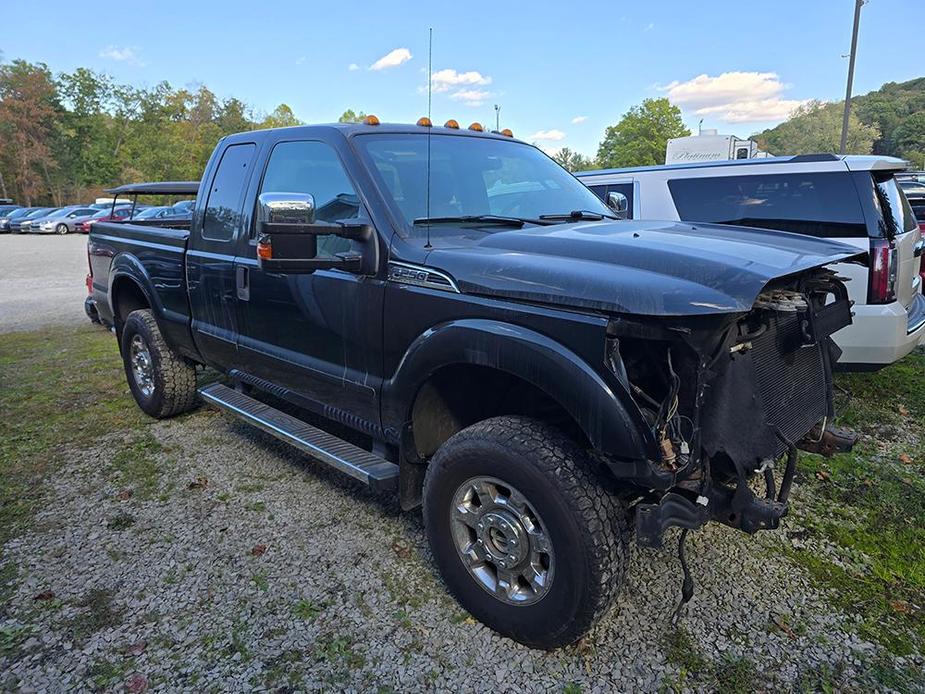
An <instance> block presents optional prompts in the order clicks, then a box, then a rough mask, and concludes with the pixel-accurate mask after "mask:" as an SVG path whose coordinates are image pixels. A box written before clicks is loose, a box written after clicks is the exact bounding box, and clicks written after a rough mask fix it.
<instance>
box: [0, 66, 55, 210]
mask: <svg viewBox="0 0 925 694" xmlns="http://www.w3.org/2000/svg"><path fill="white" fill-rule="evenodd" d="M59 108H60V106H59V104H58V102H57V90H56V88H55V83H54V80H53V79H52V75H51V72H50V71H49V70H48V68H47V67H46V66H45V65H44V64H43V63H38V64H34V65H33V64H31V63H27V62H26V61H24V60H14V61H13V62H12V63H9V64H5V65H0V141H2V142H4V144H5V146H4V147H3V151H2V153H0V156H2V157H3V159H4V164H5V167H4V168H6V169H7V170H8V171H11V172H12V176H11V178H12V181H13V183H14V184H15V186H16V188H17V190H18V191H19V194H20V195H21V196H22V199H23V201H24V202H25V203H26V204H27V205H31V204H32V202H33V201H34V200H36V199H37V198H39V197H41V196H42V195H43V193H46V192H47V191H48V189H49V185H50V180H49V179H50V175H51V172H52V171H53V170H54V169H55V168H56V167H57V162H56V161H55V159H54V156H53V155H52V151H51V147H50V144H49V143H50V142H51V138H52V135H53V133H54V130H55V126H56V116H57V115H58V110H59Z"/></svg>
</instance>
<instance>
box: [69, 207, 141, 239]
mask: <svg viewBox="0 0 925 694" xmlns="http://www.w3.org/2000/svg"><path fill="white" fill-rule="evenodd" d="M131 214H132V206H131V205H125V206H124V207H117V208H116V209H115V210H114V211H113V210H112V208H110V207H106V208H104V209H102V210H100V211H99V212H97V213H96V214H95V215H93V216H92V217H90V218H88V219H84V220H83V221H80V222H77V224H75V225H74V228H75V229H77V231H79V232H80V233H82V234H89V233H90V227H91V226H92V225H93V224H94V223H96V222H124V221H125V220H126V219H128V218H129V217H130V216H131Z"/></svg>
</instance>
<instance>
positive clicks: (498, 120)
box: [495, 104, 501, 131]
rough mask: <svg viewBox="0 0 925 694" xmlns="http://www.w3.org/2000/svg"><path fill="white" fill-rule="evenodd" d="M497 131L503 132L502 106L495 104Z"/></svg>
mask: <svg viewBox="0 0 925 694" xmlns="http://www.w3.org/2000/svg"><path fill="white" fill-rule="evenodd" d="M495 130H499V131H500V130H501V106H500V104H495Z"/></svg>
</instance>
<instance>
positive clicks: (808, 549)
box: [790, 353, 925, 654]
mask: <svg viewBox="0 0 925 694" xmlns="http://www.w3.org/2000/svg"><path fill="white" fill-rule="evenodd" d="M836 383H837V384H838V385H840V386H841V387H843V388H845V389H846V390H847V391H849V392H850V394H851V397H850V400H849V401H848V402H847V404H846V405H844V406H843V408H842V411H841V412H840V416H839V420H838V422H836V423H837V424H839V425H844V426H850V427H851V428H853V429H855V430H856V431H860V432H862V433H863V436H862V438H861V441H860V443H859V444H858V445H857V446H856V447H855V450H854V451H852V452H851V453H849V454H842V455H837V456H834V457H832V458H822V457H820V456H813V455H808V454H804V455H803V456H802V457H801V461H800V467H799V473H800V478H799V481H800V484H799V488H798V490H797V495H798V498H796V499H795V500H794V503H793V504H792V508H793V511H794V513H795V515H796V517H797V519H798V520H799V521H800V523H801V524H803V525H804V526H806V527H807V528H808V529H809V531H810V535H809V537H808V538H807V541H806V543H805V545H804V546H799V547H797V548H794V549H793V550H791V552H790V556H791V557H792V558H793V560H794V561H796V562H797V563H798V564H800V565H802V566H803V567H804V568H805V569H806V570H807V571H808V572H809V574H810V575H811V576H812V578H813V579H814V581H815V582H816V583H817V584H819V585H821V586H823V587H825V588H828V589H830V590H829V593H830V596H831V599H832V600H833V602H835V604H837V605H838V606H839V607H840V608H841V609H843V610H845V611H848V612H851V613H854V614H858V615H859V616H860V617H861V621H860V623H859V625H858V631H859V633H860V634H861V635H862V636H864V637H865V638H868V639H872V640H875V641H878V642H879V643H881V644H882V645H884V646H885V647H886V648H888V649H889V650H890V651H892V652H893V653H897V654H908V653H911V652H913V651H919V652H921V651H922V650H923V649H925V436H923V431H925V355H923V354H921V353H916V354H913V355H910V356H909V357H907V358H906V359H904V360H903V361H902V362H900V363H899V364H895V365H893V366H891V367H889V368H886V369H884V370H882V371H880V372H878V373H874V374H839V375H838V376H837V378H836ZM820 547H822V548H823V549H824V550H825V551H820Z"/></svg>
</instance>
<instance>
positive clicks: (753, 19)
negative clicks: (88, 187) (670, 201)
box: [0, 0, 925, 154]
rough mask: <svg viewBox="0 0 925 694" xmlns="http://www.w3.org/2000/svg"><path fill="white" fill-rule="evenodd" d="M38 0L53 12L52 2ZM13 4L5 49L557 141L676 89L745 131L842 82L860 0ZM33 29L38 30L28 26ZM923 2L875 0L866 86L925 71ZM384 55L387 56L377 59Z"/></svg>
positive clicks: (311, 111) (125, 76)
mask: <svg viewBox="0 0 925 694" xmlns="http://www.w3.org/2000/svg"><path fill="white" fill-rule="evenodd" d="M39 6H41V8H42V12H41V13H40V14H39V13H37V8H38V7H39ZM217 7H218V5H217V4H216V5H215V8H213V7H212V3H207V2H195V1H190V0H188V1H187V2H172V1H168V2H158V3H150V4H147V3H145V4H143V3H129V4H126V5H123V6H120V5H119V4H118V3H117V4H115V5H114V4H113V3H111V2H107V3H102V2H92V1H87V0H85V1H84V2H80V3H76V2H71V1H68V2H58V1H57V0H51V1H49V0H43V2H41V3H40V4H36V3H26V2H16V3H14V4H13V6H10V5H9V4H6V6H5V7H4V10H3V12H2V15H3V19H2V23H3V27H4V29H5V31H4V32H3V37H2V38H0V51H2V52H3V59H4V60H12V59H14V58H24V59H26V60H30V61H42V62H45V63H47V64H48V66H49V67H50V68H51V69H52V70H53V71H55V72H58V71H62V70H72V69H74V68H76V67H79V66H86V67H90V68H93V69H95V70H100V71H104V72H107V73H109V74H111V75H113V77H115V78H116V79H117V80H119V81H122V82H128V83H132V84H136V85H147V86H151V85H153V84H156V83H157V82H159V81H161V80H167V81H168V82H170V83H171V84H172V85H174V86H195V85H196V84H198V83H203V84H205V85H207V86H208V87H209V88H210V89H211V90H212V91H214V92H216V93H217V94H218V95H219V96H220V97H227V96H237V97H239V98H241V99H243V100H244V101H246V102H247V103H248V104H250V105H251V106H252V107H253V108H255V109H256V110H258V111H262V112H268V111H271V110H272V109H273V108H274V107H275V106H276V105H277V104H279V103H280V102H285V103H288V104H289V105H290V106H291V107H292V108H293V110H294V111H295V113H296V115H297V116H298V117H299V118H300V119H302V120H304V121H307V122H328V121H331V120H335V119H336V118H337V116H339V115H340V114H341V113H342V112H343V111H344V109H346V108H353V109H355V110H361V109H362V110H364V111H366V112H368V113H375V114H376V115H378V116H379V117H380V118H381V119H382V120H384V121H399V122H409V121H414V120H416V119H417V118H418V117H419V116H420V115H423V114H424V113H426V108H427V96H426V93H425V92H424V91H423V87H424V85H426V82H427V30H428V27H433V29H434V58H433V69H434V73H436V75H435V81H434V84H435V94H434V100H433V116H434V120H435V122H443V121H444V120H445V119H447V118H451V117H452V118H456V119H458V120H459V121H460V122H461V123H463V125H468V123H469V122H471V121H473V120H479V121H481V122H483V123H491V124H493V123H494V109H493V105H494V104H496V103H497V104H500V105H501V126H502V127H510V128H512V129H513V130H514V133H515V135H516V136H518V137H521V138H524V139H528V140H532V141H535V142H537V144H540V145H541V146H543V147H544V148H546V149H549V150H551V149H555V148H558V147H561V146H568V147H571V148H572V149H576V150H578V151H581V152H584V153H586V154H593V153H594V152H595V151H596V148H597V143H598V142H599V141H600V139H601V137H602V134H603V131H604V128H605V127H606V126H607V125H609V124H612V123H614V122H616V121H617V120H618V119H619V117H620V115H621V114H623V113H624V112H625V111H626V110H627V109H628V108H629V107H630V106H632V105H634V104H636V103H639V102H640V101H642V99H644V98H647V97H655V96H662V95H667V96H669V97H670V98H671V99H672V100H673V101H674V102H675V103H677V104H678V105H679V106H680V107H681V108H682V112H683V114H684V120H685V122H686V123H687V125H688V127H690V128H691V129H696V127H697V123H698V121H699V120H700V118H704V123H703V127H705V128H718V129H719V130H720V132H725V133H732V134H737V135H740V136H746V135H748V134H750V133H752V132H756V131H758V130H761V129H763V128H765V127H768V126H769V125H773V124H775V123H777V122H779V121H780V120H782V119H784V118H785V117H786V113H787V112H788V111H789V110H790V109H791V108H792V107H793V106H795V105H797V104H799V103H800V102H802V101H804V100H806V99H826V100H834V99H840V98H842V96H843V95H844V89H845V77H846V71H847V64H848V61H847V59H846V58H843V57H842V55H843V54H846V53H848V51H849V49H850V39H851V19H852V13H853V7H854V2H853V0H774V1H773V2H742V1H741V0H739V1H732V0H729V1H726V0H701V1H700V2H697V3H692V2H675V1H672V2H669V1H667V0H662V1H661V2H653V1H651V0H649V1H648V2H638V1H636V2H627V1H624V0H610V2H600V3H598V2H575V1H574V0H572V1H570V2H569V1H566V2H562V1H561V0H560V1H559V2H546V1H545V0H534V1H533V2H530V3H497V6H495V5H494V4H493V3H465V2H458V3H453V4H452V5H449V4H443V3H437V2H431V3H426V2H415V3H410V2H403V1H399V0H393V1H391V2H377V3H364V2H352V3H321V2H304V1H303V2H272V1H271V0H265V1H264V2H262V3H260V4H255V3H238V2H233V1H229V2H224V3H222V4H221V9H220V10H219V9H216V8H217ZM30 27H31V28H32V29H31V30H30ZM923 27H925V0H869V2H868V3H867V4H866V5H865V6H864V9H863V10H862V15H861V31H860V40H859V45H858V65H857V70H856V77H855V93H856V94H857V93H864V92H867V91H870V90H872V89H876V88H877V87H879V86H880V85H881V84H882V83H883V82H886V81H903V80H907V79H911V78H913V77H919V76H922V75H923V74H925V60H923V59H922V57H921V56H922V46H923V45H925V44H923V37H925V34H923V33H922V32H923ZM371 68H378V69H371Z"/></svg>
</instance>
